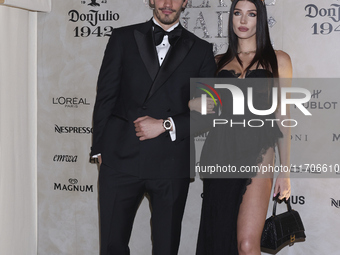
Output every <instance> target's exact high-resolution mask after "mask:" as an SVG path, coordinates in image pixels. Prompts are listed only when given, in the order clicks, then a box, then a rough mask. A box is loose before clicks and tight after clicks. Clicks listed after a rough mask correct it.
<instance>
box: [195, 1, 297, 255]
mask: <svg viewBox="0 0 340 255" xmlns="http://www.w3.org/2000/svg"><path fill="white" fill-rule="evenodd" d="M228 34H229V48H228V50H227V52H226V53H225V54H223V55H218V56H216V62H217V76H218V77H228V78H239V79H244V78H246V80H243V81H249V80H247V79H248V78H291V77H292V66H291V61H290V57H289V56H288V54H286V53H285V52H283V51H274V49H273V47H272V45H271V42H270V37H269V29H268V23H267V12H266V6H265V4H264V2H263V1H261V0H234V1H233V3H232V5H231V9H230V17H229V28H228ZM237 81H240V82H241V80H237ZM252 84H253V85H252V87H253V97H254V107H255V106H256V107H255V108H256V109H269V108H270V107H271V100H268V99H270V98H272V95H271V92H272V87H273V86H274V87H275V86H278V85H275V84H274V82H272V83H271V82H265V83H256V82H255V83H252ZM261 84H262V85H261ZM268 84H271V85H268ZM247 86H248V87H249V83H247ZM281 86H282V85H281ZM239 88H240V89H241V90H242V91H243V93H244V95H246V93H247V90H246V89H245V88H243V87H242V85H240V86H239ZM221 97H222V102H223V107H222V109H221V115H220V116H219V118H221V119H234V120H235V121H237V118H238V117H237V116H235V115H233V114H232V106H233V105H232V97H231V95H230V93H229V94H228V93H224V94H223V92H222V95H221ZM245 98H247V97H246V96H245ZM199 102H200V100H199V99H194V100H191V101H190V102H189V107H190V109H191V110H197V111H200V103H199ZM278 105H279V104H278ZM212 106H213V104H212V103H211V101H209V100H208V106H207V107H208V109H207V111H208V112H213V110H212ZM246 108H247V107H246ZM287 110H288V111H287V115H285V116H281V114H280V113H281V109H280V107H279V106H278V107H277V109H276V111H275V113H273V114H272V115H271V116H256V115H254V114H252V113H251V112H250V111H249V109H246V110H245V114H244V116H241V117H242V119H246V120H248V119H263V120H264V119H266V118H267V119H280V120H283V119H289V109H287ZM280 122H281V121H280ZM280 122H279V121H278V123H280ZM276 145H277V146H278V152H279V156H280V163H281V165H283V166H289V165H290V156H289V153H290V128H288V127H283V126H280V127H279V126H278V125H277V124H276V122H275V125H273V126H272V123H271V122H269V123H266V124H265V125H264V126H263V127H260V128H251V127H249V126H247V127H242V126H241V127H240V125H236V126H234V127H230V126H228V125H220V126H216V128H213V129H212V130H210V132H209V135H208V137H207V139H206V142H205V144H204V146H203V150H202V155H201V161H200V163H201V166H202V165H206V166H208V165H216V163H219V164H220V165H228V164H229V165H232V166H236V167H237V168H240V167H241V166H252V165H258V166H259V165H267V166H269V165H271V166H273V165H274V157H275V151H274V147H275V146H276ZM214 148H215V150H214V152H215V151H216V148H217V151H218V152H217V153H214V155H213V156H212V155H211V153H210V152H211V150H212V149H214ZM255 175H256V174H255ZM248 177H249V176H248ZM203 185H204V188H203V204H202V215H201V223H200V230H199V237H198V243H197V252H196V254H197V255H208V254H211V255H235V254H240V255H244V254H247V255H248V254H251V255H253V254H254V255H259V254H261V251H260V240H261V234H262V229H263V226H264V222H265V219H266V214H267V210H268V204H269V199H270V194H271V189H272V186H273V175H269V176H267V178H263V176H262V177H261V178H260V177H259V176H258V175H257V176H252V178H224V179H221V178H219V179H208V178H204V179H203ZM278 193H280V197H279V199H284V198H287V199H288V198H289V197H290V179H289V172H281V173H279V175H278V178H277V179H276V181H275V185H274V196H276V194H278Z"/></svg>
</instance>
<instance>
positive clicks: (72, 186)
mask: <svg viewBox="0 0 340 255" xmlns="http://www.w3.org/2000/svg"><path fill="white" fill-rule="evenodd" d="M68 182H69V183H68V184H61V183H54V190H60V191H75V192H93V185H79V184H78V180H77V179H75V178H70V179H69V180H68Z"/></svg>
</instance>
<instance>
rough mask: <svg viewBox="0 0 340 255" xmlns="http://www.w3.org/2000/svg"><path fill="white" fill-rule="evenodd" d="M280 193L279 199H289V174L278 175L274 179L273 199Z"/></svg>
mask: <svg viewBox="0 0 340 255" xmlns="http://www.w3.org/2000/svg"><path fill="white" fill-rule="evenodd" d="M278 193H280V196H279V199H280V200H283V199H284V198H285V199H286V200H288V199H289V198H290V178H289V173H288V174H287V173H280V174H279V176H278V177H277V178H276V181H275V187H274V197H276V195H277V194H278Z"/></svg>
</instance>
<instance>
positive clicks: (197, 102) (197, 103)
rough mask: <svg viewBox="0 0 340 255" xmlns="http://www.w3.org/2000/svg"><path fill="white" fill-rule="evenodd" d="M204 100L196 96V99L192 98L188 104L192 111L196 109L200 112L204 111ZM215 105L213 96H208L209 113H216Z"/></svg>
mask: <svg viewBox="0 0 340 255" xmlns="http://www.w3.org/2000/svg"><path fill="white" fill-rule="evenodd" d="M201 104H202V100H201V98H200V97H196V98H194V99H191V100H190V101H189V103H188V106H189V108H190V111H196V112H199V113H202V112H201V110H202V106H201ZM214 107H215V103H214V100H213V99H212V98H207V114H212V113H215V112H214Z"/></svg>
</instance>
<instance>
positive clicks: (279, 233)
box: [261, 199, 306, 252]
mask: <svg viewBox="0 0 340 255" xmlns="http://www.w3.org/2000/svg"><path fill="white" fill-rule="evenodd" d="M276 204H277V199H275V201H274V206H273V215H272V216H271V217H269V218H268V219H267V220H266V222H265V224H264V228H263V232H262V237H261V248H262V250H263V251H267V252H268V251H269V252H270V251H276V250H280V249H282V248H283V247H285V246H286V245H290V246H291V245H293V244H294V243H295V242H301V241H304V240H305V238H306V235H305V228H304V227H303V224H302V221H301V217H300V215H299V213H298V212H297V211H295V210H293V209H292V207H291V205H290V199H288V200H287V201H286V204H287V208H288V211H287V212H285V213H282V214H279V215H276Z"/></svg>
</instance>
